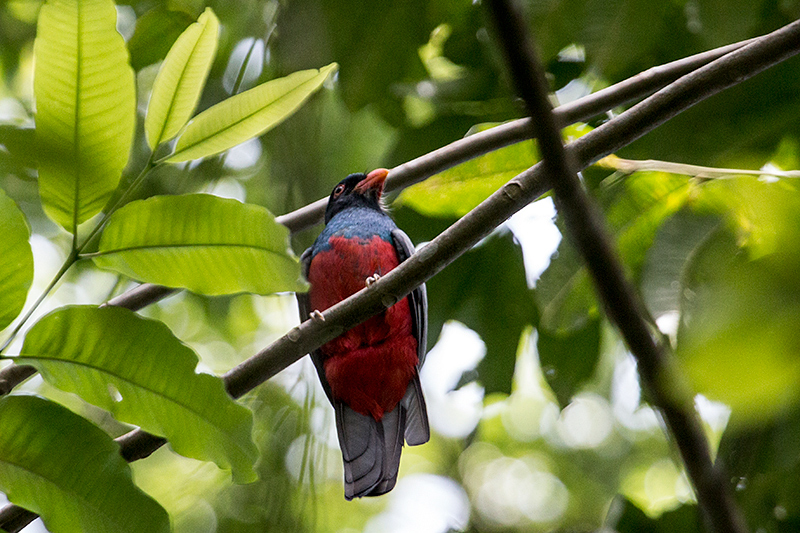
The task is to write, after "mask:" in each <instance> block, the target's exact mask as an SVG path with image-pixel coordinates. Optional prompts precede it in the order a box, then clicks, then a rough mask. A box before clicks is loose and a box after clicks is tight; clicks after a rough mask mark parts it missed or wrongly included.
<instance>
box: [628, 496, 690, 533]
mask: <svg viewBox="0 0 800 533" xmlns="http://www.w3.org/2000/svg"><path fill="white" fill-rule="evenodd" d="M699 513H700V511H699V509H698V508H697V507H696V506H694V505H682V506H680V507H678V508H677V509H675V510H674V511H668V512H666V513H664V514H662V515H661V516H660V517H658V518H650V517H648V516H647V515H646V514H644V512H643V511H642V510H640V509H639V508H638V507H636V506H635V505H633V504H632V503H631V502H629V501H627V500H626V501H625V502H624V509H623V511H622V516H621V517H620V518H619V521H618V522H617V525H616V528H615V529H616V531H618V532H619V533H677V532H678V531H680V532H681V533H702V532H703V531H705V528H704V527H703V522H702V520H701V519H700V514H699Z"/></svg>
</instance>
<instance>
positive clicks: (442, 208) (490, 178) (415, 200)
mask: <svg viewBox="0 0 800 533" xmlns="http://www.w3.org/2000/svg"><path fill="white" fill-rule="evenodd" d="M492 126H494V125H493V124H482V125H480V126H477V127H475V128H473V131H472V133H477V132H480V131H485V130H487V129H490V128H491V127H492ZM589 131H591V128H589V127H588V126H586V125H583V124H575V125H572V126H569V127H567V128H565V129H564V138H565V139H573V138H578V137H580V136H582V135H585V134H586V133H588V132H589ZM538 158H539V156H538V152H537V150H536V146H535V144H534V142H533V141H524V142H520V143H516V144H512V145H511V146H507V147H505V148H501V149H499V150H495V151H493V152H489V153H488V154H486V155H483V156H481V157H477V158H475V159H471V160H469V161H466V162H464V163H461V164H460V165H458V166H455V167H453V168H451V169H448V170H445V171H444V172H440V173H439V174H437V175H435V176H433V177H431V178H428V179H427V180H425V181H423V182H421V183H417V184H416V185H413V186H411V187H408V188H407V189H405V190H403V192H401V193H400V195H399V196H398V197H397V202H398V203H400V204H402V205H407V206H408V207H410V208H412V209H414V210H416V211H418V212H419V213H422V214H424V215H427V216H442V217H449V216H456V217H461V216H464V215H465V214H467V213H468V212H469V211H471V210H472V209H474V208H475V207H476V206H477V205H478V204H479V203H481V202H482V201H484V200H485V199H486V198H487V197H489V196H490V195H491V194H492V193H493V192H495V191H496V190H497V189H499V188H500V187H501V186H502V185H503V184H505V183H506V182H507V181H509V180H510V179H511V178H513V177H514V176H516V175H517V174H519V173H521V172H522V171H524V170H527V169H528V168H529V167H531V166H533V164H534V163H536V161H538Z"/></svg>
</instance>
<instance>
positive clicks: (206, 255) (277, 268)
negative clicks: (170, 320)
mask: <svg viewBox="0 0 800 533" xmlns="http://www.w3.org/2000/svg"><path fill="white" fill-rule="evenodd" d="M93 258H94V261H95V263H96V264H97V265H98V266H100V267H102V268H107V269H111V270H115V271H117V272H119V273H121V274H124V275H126V276H130V277H131V278H134V279H137V280H139V281H145V282H149V283H156V284H159V285H165V286H167V287H182V288H185V289H189V290H191V291H194V292H198V293H201V294H209V295H218V294H232V293H237V292H254V293H258V294H269V293H273V292H278V291H296V290H303V289H304V287H305V285H304V284H303V282H302V281H301V275H300V264H299V261H298V260H297V257H295V255H294V254H293V253H292V251H291V249H290V248H289V230H288V229H286V227H285V226H283V225H281V224H278V223H277V222H275V219H274V218H273V216H272V215H271V214H270V213H269V211H267V210H266V209H264V208H262V207H259V206H255V205H250V204H242V203H241V202H237V201H236V200H229V199H225V198H219V197H216V196H211V195H207V194H193V195H186V196H158V197H154V198H150V199H148V200H142V201H137V202H131V203H130V204H128V205H126V206H125V207H123V208H122V209H120V210H119V211H117V212H116V213H114V214H113V215H112V216H111V218H110V220H109V222H108V226H107V227H106V228H105V230H104V231H103V237H102V239H101V240H100V245H99V249H98V252H97V253H96V254H93Z"/></svg>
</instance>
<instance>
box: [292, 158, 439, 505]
mask: <svg viewBox="0 0 800 533" xmlns="http://www.w3.org/2000/svg"><path fill="white" fill-rule="evenodd" d="M388 174H389V171H388V170H386V169H378V170H373V171H372V172H370V173H369V174H367V175H365V174H351V175H349V176H347V177H346V178H345V179H343V180H342V181H340V182H339V183H338V184H337V185H336V187H334V189H333V192H332V193H331V195H330V198H329V199H328V207H327V209H326V210H325V229H324V230H323V231H322V233H321V234H320V235H319V237H317V240H316V241H315V242H314V244H313V246H311V248H309V249H308V250H306V251H305V252H304V253H303V255H302V257H301V262H302V265H303V272H304V274H305V276H306V278H307V279H308V281H309V283H310V284H311V288H310V290H309V292H308V294H298V302H299V304H300V305H299V307H300V313H301V319H302V320H305V319H307V318H308V317H309V316H312V317H313V316H317V317H319V316H321V315H319V312H321V311H324V310H325V309H327V308H329V307H330V306H332V305H334V304H335V303H337V302H339V301H341V300H343V299H345V298H347V297H348V296H350V295H351V294H354V293H356V292H358V291H359V290H361V289H363V288H364V286H365V285H367V286H368V285H370V284H371V283H372V281H374V280H375V279H377V278H379V277H380V276H382V275H384V274H386V273H387V272H389V271H390V270H392V269H393V268H395V267H396V266H397V265H398V264H400V263H401V262H402V261H405V260H406V259H407V258H408V257H409V256H410V255H411V254H412V253H413V252H414V245H413V244H412V243H411V240H410V239H409V238H408V236H407V235H406V234H405V233H403V232H402V231H401V230H400V229H398V228H397V226H396V225H395V223H394V222H393V221H392V219H391V218H389V215H387V214H386V212H385V211H384V208H383V206H382V204H381V195H382V193H383V184H384V181H385V179H386V176H387V175H388ZM427 322H428V302H427V296H426V293H425V285H421V286H419V287H417V288H416V289H415V290H414V291H413V292H412V293H411V294H409V295H408V296H407V297H405V298H403V299H402V300H400V301H399V302H397V303H396V304H394V305H393V306H392V307H390V308H388V309H386V310H385V311H383V312H381V313H380V314H378V315H376V316H373V317H372V318H370V319H368V320H367V321H366V322H364V323H362V324H360V325H358V326H356V327H355V328H353V329H351V330H350V331H348V332H346V333H344V334H342V335H340V336H339V337H337V338H335V339H333V340H332V341H330V342H328V343H327V344H325V345H323V346H322V347H320V348H319V349H317V350H315V351H314V352H313V353H312V354H311V357H312V360H313V361H314V366H316V368H317V373H318V374H319V379H320V381H321V382H322V388H323V389H325V393H326V394H327V396H328V399H329V400H330V401H331V403H332V404H333V407H334V409H335V411H336V429H337V433H338V435H339V444H340V446H341V448H342V458H343V459H344V495H345V498H347V499H348V500H351V499H353V498H360V497H362V496H378V495H380V494H385V493H386V492H389V491H390V490H392V488H393V487H394V485H395V482H396V481H397V471H398V468H399V467H400V452H401V450H402V447H403V439H404V438H405V441H406V442H408V444H409V445H410V446H416V445H419V444H423V443H425V442H427V441H428V439H429V438H430V428H429V426H428V414H427V411H426V410H425V400H424V398H423V397H422V388H421V386H420V382H419V369H420V367H421V366H422V362H423V359H424V356H425V348H426V346H425V345H426V336H427Z"/></svg>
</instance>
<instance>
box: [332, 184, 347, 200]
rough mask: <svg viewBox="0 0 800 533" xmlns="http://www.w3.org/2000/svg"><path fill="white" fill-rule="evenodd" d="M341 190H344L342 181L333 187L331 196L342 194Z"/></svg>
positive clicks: (336, 196) (335, 196)
mask: <svg viewBox="0 0 800 533" xmlns="http://www.w3.org/2000/svg"><path fill="white" fill-rule="evenodd" d="M343 192H344V183H340V184H339V185H337V186H336V188H335V189H333V197H334V198H338V197H339V196H341V195H342V193H343Z"/></svg>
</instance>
